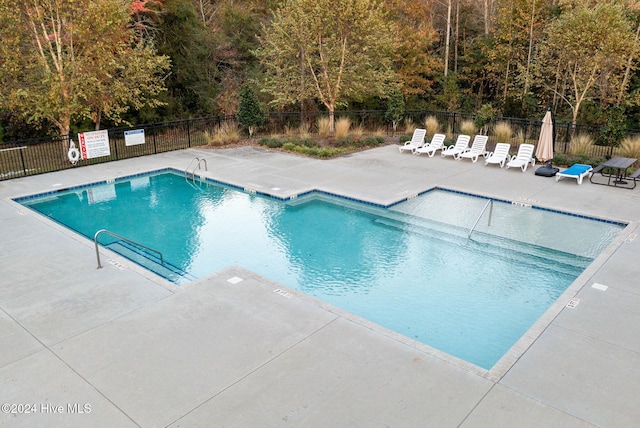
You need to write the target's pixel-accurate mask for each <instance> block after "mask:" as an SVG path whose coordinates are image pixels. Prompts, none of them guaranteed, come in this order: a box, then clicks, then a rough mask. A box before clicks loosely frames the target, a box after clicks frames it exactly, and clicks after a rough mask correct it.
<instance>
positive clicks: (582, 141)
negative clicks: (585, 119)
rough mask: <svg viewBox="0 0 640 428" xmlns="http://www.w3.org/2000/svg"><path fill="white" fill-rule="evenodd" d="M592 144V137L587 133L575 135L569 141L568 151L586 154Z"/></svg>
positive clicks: (575, 153)
mask: <svg viewBox="0 0 640 428" xmlns="http://www.w3.org/2000/svg"><path fill="white" fill-rule="evenodd" d="M591 146H593V138H591V136H590V135H589V134H580V135H576V136H575V137H573V138H572V139H571V142H570V143H569V152H571V154H572V155H584V156H586V155H588V154H589V153H590V152H591Z"/></svg>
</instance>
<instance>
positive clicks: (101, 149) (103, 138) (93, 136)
mask: <svg viewBox="0 0 640 428" xmlns="http://www.w3.org/2000/svg"><path fill="white" fill-rule="evenodd" d="M78 141H79V142H80V156H81V157H82V160H87V159H93V158H99V157H102V156H111V149H110V148H109V133H108V131H107V130H104V131H92V132H81V133H79V134H78Z"/></svg>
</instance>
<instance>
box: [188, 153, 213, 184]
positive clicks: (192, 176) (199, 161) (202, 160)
mask: <svg viewBox="0 0 640 428" xmlns="http://www.w3.org/2000/svg"><path fill="white" fill-rule="evenodd" d="M193 161H198V163H196V166H194V167H193V171H192V172H191V179H192V180H195V177H196V169H200V164H201V163H202V162H204V170H205V171H209V167H208V166H207V160H206V159H205V158H202V159H200V158H198V157H195V158H193V159H191V162H189V165H187V167H186V168H185V170H184V177H185V178H186V179H188V178H189V167H190V166H191V165H192V164H193Z"/></svg>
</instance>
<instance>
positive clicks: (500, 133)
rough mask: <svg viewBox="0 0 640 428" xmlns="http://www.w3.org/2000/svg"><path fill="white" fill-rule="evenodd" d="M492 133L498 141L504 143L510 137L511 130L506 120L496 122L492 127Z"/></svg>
mask: <svg viewBox="0 0 640 428" xmlns="http://www.w3.org/2000/svg"><path fill="white" fill-rule="evenodd" d="M493 134H494V135H495V136H496V140H498V143H506V142H508V141H509V140H510V139H511V136H512V135H513V130H512V129H511V125H510V124H509V123H507V122H498V123H496V124H495V125H494V127H493Z"/></svg>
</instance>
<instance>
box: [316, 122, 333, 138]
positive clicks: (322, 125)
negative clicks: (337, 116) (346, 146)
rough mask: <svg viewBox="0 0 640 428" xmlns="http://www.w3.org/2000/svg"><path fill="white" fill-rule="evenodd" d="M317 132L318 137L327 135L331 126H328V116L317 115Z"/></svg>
mask: <svg viewBox="0 0 640 428" xmlns="http://www.w3.org/2000/svg"><path fill="white" fill-rule="evenodd" d="M317 125H318V134H319V135H320V137H322V138H325V137H326V136H327V135H329V131H330V130H331V128H330V127H329V118H328V117H319V118H318V122H317Z"/></svg>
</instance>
